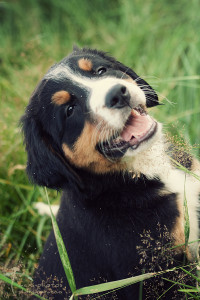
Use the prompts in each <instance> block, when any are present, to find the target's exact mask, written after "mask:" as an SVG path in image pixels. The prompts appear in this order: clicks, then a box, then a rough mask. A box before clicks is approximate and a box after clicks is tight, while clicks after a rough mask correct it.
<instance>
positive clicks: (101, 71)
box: [97, 67, 107, 75]
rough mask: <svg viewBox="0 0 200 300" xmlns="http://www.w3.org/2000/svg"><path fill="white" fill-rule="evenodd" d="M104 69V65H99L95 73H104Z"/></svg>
mask: <svg viewBox="0 0 200 300" xmlns="http://www.w3.org/2000/svg"><path fill="white" fill-rule="evenodd" d="M106 71H107V70H106V68H105V67H99V68H98V69H97V73H98V74H99V75H102V74H104V73H105V72H106Z"/></svg>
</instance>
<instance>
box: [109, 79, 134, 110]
mask: <svg viewBox="0 0 200 300" xmlns="http://www.w3.org/2000/svg"><path fill="white" fill-rule="evenodd" d="M129 100H130V94H129V91H128V89H127V88H126V87H125V86H124V85H122V84H117V85H115V86H113V87H112V88H111V89H110V90H109V91H108V93H107V95H106V99H105V106H106V107H108V108H118V109H119V108H123V107H125V106H127V105H129Z"/></svg>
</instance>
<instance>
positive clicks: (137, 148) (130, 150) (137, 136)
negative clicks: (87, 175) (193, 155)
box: [97, 107, 161, 160]
mask: <svg viewBox="0 0 200 300" xmlns="http://www.w3.org/2000/svg"><path fill="white" fill-rule="evenodd" d="M160 127H161V125H160V124H159V123H158V122H157V121H156V120H154V119H153V118H152V117H150V116H149V115H148V114H147V113H146V112H145V111H144V110H143V108H142V107H138V108H135V109H133V110H132V111H131V114H130V115H129V117H128V120H127V121H126V123H125V125H124V127H123V128H122V130H121V132H119V134H118V136H117V137H116V136H115V137H111V138H109V139H108V140H106V141H104V142H102V143H99V144H98V145H97V149H98V151H99V152H100V153H101V154H102V155H104V156H105V157H106V158H107V159H111V160H119V159H120V160H121V159H122V158H126V157H129V156H135V155H136V154H137V153H139V152H141V151H144V150H146V149H148V148H149V147H151V145H152V144H153V143H154V142H155V141H156V140H157V139H158V135H159V133H160V131H161V130H160V129H161V128H160Z"/></svg>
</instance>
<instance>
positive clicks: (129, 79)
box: [123, 77, 137, 85]
mask: <svg viewBox="0 0 200 300" xmlns="http://www.w3.org/2000/svg"><path fill="white" fill-rule="evenodd" d="M123 80H126V81H128V82H130V83H133V84H135V85H137V82H136V81H135V80H133V79H132V78H131V77H129V78H126V79H123Z"/></svg>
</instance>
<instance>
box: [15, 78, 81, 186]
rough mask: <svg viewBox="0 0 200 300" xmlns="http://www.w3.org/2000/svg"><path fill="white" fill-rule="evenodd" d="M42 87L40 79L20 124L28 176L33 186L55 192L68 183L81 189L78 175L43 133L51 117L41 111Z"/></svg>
mask: <svg viewBox="0 0 200 300" xmlns="http://www.w3.org/2000/svg"><path fill="white" fill-rule="evenodd" d="M45 84H46V81H45V80H43V81H41V83H40V84H39V85H38V87H37V88H36V90H35V91H34V93H33V95H32V96H31V99H30V102H29V104H28V106H27V108H26V111H25V114H24V115H23V117H22V118H21V121H20V123H21V125H22V131H23V134H24V144H25V147H26V151H27V154H28V161H27V169H26V170H27V174H28V177H29V179H30V180H31V181H32V182H33V183H34V184H38V185H40V186H46V187H48V188H53V189H57V190H59V189H62V188H64V187H65V186H66V185H69V184H70V185H76V184H78V185H79V187H82V183H81V180H80V178H79V176H78V175H77V173H76V172H75V170H74V169H73V168H72V167H71V166H70V164H69V163H68V162H67V161H66V159H65V158H64V157H63V155H62V153H61V152H59V146H58V142H56V141H54V139H53V137H52V136H51V135H50V134H49V133H48V132H47V130H46V127H45V126H48V125H47V124H46V120H47V119H48V118H50V116H49V115H48V110H46V111H45V113H44V112H43V111H42V109H43V108H44V105H45V104H44V100H45V99H42V98H43V97H44V95H45V93H43V89H44V86H45ZM45 117H46V119H45Z"/></svg>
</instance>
